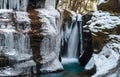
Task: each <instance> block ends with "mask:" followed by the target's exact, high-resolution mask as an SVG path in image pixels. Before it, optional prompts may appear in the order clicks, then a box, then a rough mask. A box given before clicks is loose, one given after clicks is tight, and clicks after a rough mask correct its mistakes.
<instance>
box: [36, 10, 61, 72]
mask: <svg viewBox="0 0 120 77" xmlns="http://www.w3.org/2000/svg"><path fill="white" fill-rule="evenodd" d="M51 10H52V11H51ZM37 12H38V15H39V17H40V18H42V19H40V21H41V23H42V25H41V28H40V31H41V33H40V35H42V36H43V38H42V40H41V43H40V56H41V58H42V60H41V61H40V64H41V68H40V71H41V72H43V73H48V72H54V71H58V70H62V69H63V67H62V65H61V63H60V62H59V60H58V59H59V51H60V23H59V20H60V14H59V12H58V11H57V10H55V9H54V8H49V9H37Z"/></svg>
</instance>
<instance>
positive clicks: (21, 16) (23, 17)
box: [15, 11, 30, 23]
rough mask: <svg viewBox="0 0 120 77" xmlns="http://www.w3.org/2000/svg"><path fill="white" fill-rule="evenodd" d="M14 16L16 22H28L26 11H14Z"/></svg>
mask: <svg viewBox="0 0 120 77" xmlns="http://www.w3.org/2000/svg"><path fill="white" fill-rule="evenodd" d="M15 18H16V20H17V21H18V22H28V23H30V18H29V17H28V13H27V12H21V11H16V12H15Z"/></svg>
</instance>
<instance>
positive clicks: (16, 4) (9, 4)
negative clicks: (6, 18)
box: [0, 0, 28, 11]
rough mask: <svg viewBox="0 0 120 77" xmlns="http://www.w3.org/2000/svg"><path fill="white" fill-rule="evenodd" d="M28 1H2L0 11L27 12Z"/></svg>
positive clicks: (0, 1) (0, 0)
mask: <svg viewBox="0 0 120 77" xmlns="http://www.w3.org/2000/svg"><path fill="white" fill-rule="evenodd" d="M27 5H28V0H0V9H14V10H23V11H26V9H27Z"/></svg>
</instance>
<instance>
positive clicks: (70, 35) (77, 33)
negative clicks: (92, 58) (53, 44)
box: [62, 15, 83, 58]
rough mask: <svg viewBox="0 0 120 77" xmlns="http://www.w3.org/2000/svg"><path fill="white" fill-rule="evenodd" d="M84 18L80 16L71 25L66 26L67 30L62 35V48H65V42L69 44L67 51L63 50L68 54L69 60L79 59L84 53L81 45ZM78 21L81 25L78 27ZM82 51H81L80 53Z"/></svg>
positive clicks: (66, 55)
mask: <svg viewBox="0 0 120 77" xmlns="http://www.w3.org/2000/svg"><path fill="white" fill-rule="evenodd" d="M75 17H76V16H75ZM81 17H82V16H81V15H79V16H78V18H76V19H74V20H73V21H72V23H71V24H68V23H67V22H66V23H67V24H65V25H64V28H65V30H64V31H63V33H62V47H64V46H65V45H64V44H65V42H66V43H67V49H66V50H62V52H63V53H64V52H66V54H65V56H63V57H67V58H78V53H81V52H82V48H83V46H82V45H80V46H79V43H80V44H81V43H82V41H81V40H82V36H81V35H82V32H81V31H82V29H81V28H82V24H81V21H82V18H81ZM78 21H79V22H80V25H78ZM79 50H80V51H79Z"/></svg>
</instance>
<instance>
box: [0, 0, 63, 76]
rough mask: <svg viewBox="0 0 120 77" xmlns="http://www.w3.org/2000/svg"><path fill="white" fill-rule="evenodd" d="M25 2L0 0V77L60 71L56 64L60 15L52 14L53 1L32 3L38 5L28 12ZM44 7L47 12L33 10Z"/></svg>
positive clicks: (59, 64)
mask: <svg viewBox="0 0 120 77" xmlns="http://www.w3.org/2000/svg"><path fill="white" fill-rule="evenodd" d="M27 1H28V0H0V76H16V75H26V74H34V73H41V72H42V73H49V72H55V71H58V70H63V67H62V65H61V63H60V62H59V60H58V58H59V51H60V34H59V33H60V26H59V25H60V24H59V20H60V15H59V12H58V11H57V10H55V2H56V0H54V2H53V3H51V1H47V0H41V1H39V0H35V1H34V2H35V4H39V5H36V6H35V7H32V8H30V9H29V7H28V8H27V5H29V3H28V2H27ZM29 1H31V0H29ZM37 1H39V2H38V3H37ZM34 2H33V4H34ZM41 2H43V3H41ZM44 2H45V3H44ZM46 3H48V4H46ZM45 4H46V5H47V9H44V8H43V9H37V10H35V9H34V8H41V7H40V6H44V7H45ZM48 6H52V7H50V8H48ZM7 9H9V10H7ZM26 9H28V12H25V11H26ZM16 10H17V11H16Z"/></svg>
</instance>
